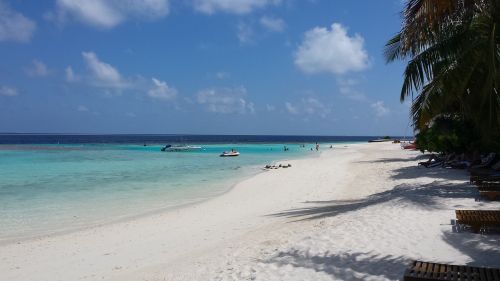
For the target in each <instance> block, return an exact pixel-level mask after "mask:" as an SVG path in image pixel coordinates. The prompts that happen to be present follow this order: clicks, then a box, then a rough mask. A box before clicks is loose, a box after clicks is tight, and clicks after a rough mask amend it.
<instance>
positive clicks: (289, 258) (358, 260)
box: [263, 250, 409, 280]
mask: <svg viewBox="0 0 500 281" xmlns="http://www.w3.org/2000/svg"><path fill="white" fill-rule="evenodd" d="M263 262H264V263H268V264H273V265H276V266H288V265H291V266H293V267H300V268H306V269H312V270H314V271H316V272H323V273H326V274H328V275H331V276H333V277H334V278H335V279H339V280H367V278H369V277H370V276H379V277H384V278H386V279H390V280H399V279H400V278H401V276H403V272H404V270H405V268H406V266H407V265H408V264H409V260H408V259H405V258H403V257H394V256H379V255H376V254H373V253H345V254H340V255H338V254H331V253H329V252H326V253H324V254H322V255H310V254H308V253H305V252H300V251H297V250H295V251H289V252H280V253H279V254H278V255H277V256H275V257H274V258H272V259H270V260H267V261H263Z"/></svg>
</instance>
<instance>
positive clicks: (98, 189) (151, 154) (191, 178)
mask: <svg viewBox="0 0 500 281" xmlns="http://www.w3.org/2000/svg"><path fill="white" fill-rule="evenodd" d="M201 146H202V147H203V150H201V151H198V152H160V148H161V146H160V145H149V146H142V145H137V144H130V145H126V144H120V145H117V144H85V145H81V144H75V145H3V146H2V145H0V214H1V216H0V226H1V227H0V241H2V240H11V239H19V238H25V237H33V236H38V235H44V234H49V233H54V232H60V231H68V230H74V229H78V228H81V227H86V226H90V225H98V224H102V223H107V222H110V221H115V220H119V219H122V218H127V217H132V216H137V215H141V214H145V213H148V212H153V211H157V210H160V209H166V208H173V207H177V206H181V205H183V204H188V203H192V202H197V201H200V200H203V199H206V198H210V197H213V196H216V195H217V194H220V193H223V192H225V191H227V190H229V188H230V187H231V186H232V185H233V184H235V183H236V182H238V181H239V180H241V179H242V178H244V177H247V176H250V175H253V174H256V173H257V172H258V171H260V169H261V168H262V167H263V165H265V164H268V163H272V162H274V161H279V160H284V159H291V158H299V157H308V156H311V155H317V153H316V152H311V151H310V150H309V149H310V147H311V146H312V145H308V146H306V148H301V147H300V146H299V145H287V146H288V147H289V148H290V150H289V151H287V152H284V151H283V145H282V144H233V145H223V144H217V145H216V144H211V145H201ZM231 148H234V149H236V150H238V151H240V153H241V156H239V157H231V158H222V157H218V155H219V154H220V153H221V152H222V151H224V150H230V149H231Z"/></svg>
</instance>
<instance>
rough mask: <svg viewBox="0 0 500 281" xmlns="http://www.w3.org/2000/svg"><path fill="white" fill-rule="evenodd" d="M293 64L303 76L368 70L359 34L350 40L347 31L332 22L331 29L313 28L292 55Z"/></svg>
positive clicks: (362, 41)
mask: <svg viewBox="0 0 500 281" xmlns="http://www.w3.org/2000/svg"><path fill="white" fill-rule="evenodd" d="M295 64H296V65H297V66H298V67H299V68H300V69H301V70H302V71H304V72H306V73H319V72H330V73H334V74H343V73H347V72H350V71H361V70H364V69H366V68H368V67H369V65H370V62H369V58H368V53H367V52H366V50H365V49H364V39H363V37H361V35H359V34H355V35H354V36H352V37H349V35H348V34H347V30H346V28H344V27H343V26H342V25H341V24H339V23H334V24H332V26H331V29H330V30H328V29H327V28H324V27H315V28H313V29H311V30H309V31H307V32H306V33H305V38H304V40H303V42H302V43H301V44H300V46H299V48H298V49H297V51H296V52H295Z"/></svg>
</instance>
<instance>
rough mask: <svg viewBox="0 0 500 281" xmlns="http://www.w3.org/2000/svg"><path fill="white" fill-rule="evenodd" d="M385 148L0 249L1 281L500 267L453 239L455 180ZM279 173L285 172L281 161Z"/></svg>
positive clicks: (330, 153) (461, 180)
mask: <svg viewBox="0 0 500 281" xmlns="http://www.w3.org/2000/svg"><path fill="white" fill-rule="evenodd" d="M423 158H425V156H421V153H420V152H416V151H404V150H401V149H400V147H399V145H397V144H391V143H378V144H357V145H348V147H343V146H337V147H335V148H334V149H333V150H329V149H324V151H323V152H322V153H321V156H320V157H317V158H309V159H301V160H295V161H290V162H289V163H291V164H292V167H291V168H287V169H277V170H270V171H266V172H263V173H260V174H258V175H256V176H254V177H252V178H250V179H247V180H245V181H243V182H241V183H239V184H237V185H236V186H235V187H234V188H233V189H232V190H231V191H229V192H228V193H226V194H223V195H221V196H219V197H216V198H213V199H210V200H207V201H205V202H202V203H199V204H196V205H191V206H187V207H184V208H181V209H178V210H174V211H166V212H162V213H159V214H155V215H150V216H146V217H141V218H136V219H133V220H129V221H124V222H120V223H114V224H110V225H103V226H99V227H93V228H90V229H86V230H81V231H77V232H72V233H67V234H60V235H54V236H49V237H42V238H38V239H32V240H26V241H18V242H13V243H8V244H3V245H0V261H1V262H0V280H10V281H17V280H27V281H28V280H30V281H31V280H37V281H42V280H47V281H49V280H50V281H56V280H65V281H69V280H122V281H123V280H125V281H126V280H151V281H155V280H158V281H160V280H399V279H400V278H401V277H402V274H403V272H404V270H405V267H406V266H407V263H408V262H409V261H410V260H411V259H423V260H426V261H437V262H445V263H454V264H469V265H482V266H496V267H500V235H493V234H491V235H481V234H473V233H471V232H469V231H465V230H460V231H457V229H455V227H454V225H452V220H453V219H454V218H455V214H454V210H455V209H469V208H471V209H500V202H490V201H487V200H477V199H478V193H477V191H476V190H475V188H474V187H473V186H471V185H469V184H468V183H467V182H468V177H467V174H466V172H465V171H460V170H449V169H441V168H433V169H426V168H418V167H417V162H418V161H419V160H422V159H423ZM287 163H288V162H287Z"/></svg>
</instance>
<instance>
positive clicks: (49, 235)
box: [0, 143, 351, 247]
mask: <svg viewBox="0 0 500 281" xmlns="http://www.w3.org/2000/svg"><path fill="white" fill-rule="evenodd" d="M348 144H351V143H348ZM342 145H344V144H342ZM1 146H2V145H0V147H1ZM321 153H322V151H320V152H319V153H318V152H316V153H314V154H309V151H307V152H304V154H303V155H295V157H293V158H289V159H288V158H285V159H282V160H273V162H271V164H274V163H278V162H290V161H296V160H301V159H310V158H316V157H320V155H321ZM264 165H265V164H264ZM261 166H262V165H249V166H246V167H243V169H249V170H252V169H255V171H254V172H249V173H248V174H245V175H239V176H237V177H236V178H234V179H232V180H227V182H225V183H222V184H223V185H225V186H227V188H223V189H221V190H222V191H219V192H214V193H211V194H210V195H209V196H206V197H198V198H194V199H190V200H189V201H190V202H183V203H180V204H178V205H174V206H170V207H162V208H159V209H154V210H150V211H145V212H142V213H139V214H133V215H124V216H122V217H118V218H111V219H108V220H106V221H105V222H102V223H89V224H88V225H84V226H80V227H73V228H70V229H63V230H53V231H48V232H47V233H43V234H35V235H25V236H22V237H19V238H2V239H0V247H1V246H4V245H9V244H16V243H24V242H29V241H36V240H41V239H52V238H55V237H57V236H62V235H67V234H71V233H75V232H80V231H90V230H93V229H98V228H103V227H106V226H109V225H113V224H121V223H128V222H132V221H135V220H140V219H141V218H145V217H150V216H156V215H161V214H164V213H168V212H174V211H177V210H179V209H183V208H187V207H190V206H194V205H197V204H202V203H204V202H206V201H209V200H211V199H214V198H217V197H219V196H223V195H224V194H226V193H228V192H230V191H231V190H232V189H234V188H235V187H236V186H237V185H238V184H239V183H240V182H243V181H245V180H248V179H250V178H252V177H255V176H257V175H259V174H261V173H265V172H267V170H266V169H264V168H262V167H261ZM230 182H232V183H230ZM184 200H187V199H184Z"/></svg>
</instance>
